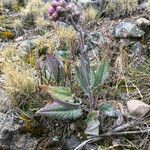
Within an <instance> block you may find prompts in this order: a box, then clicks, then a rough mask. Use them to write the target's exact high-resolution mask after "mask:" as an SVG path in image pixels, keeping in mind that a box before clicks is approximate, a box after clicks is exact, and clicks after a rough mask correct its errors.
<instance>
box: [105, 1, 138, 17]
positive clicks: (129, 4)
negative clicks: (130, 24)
mask: <svg viewBox="0 0 150 150" xmlns="http://www.w3.org/2000/svg"><path fill="white" fill-rule="evenodd" d="M137 8H138V1H137V0H116V1H114V0H110V1H109V2H108V5H107V8H106V11H107V13H108V14H110V15H117V14H118V15H120V16H125V15H129V14H131V13H132V12H134V11H135V10H136V9H137Z"/></svg>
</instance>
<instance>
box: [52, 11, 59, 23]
mask: <svg viewBox="0 0 150 150" xmlns="http://www.w3.org/2000/svg"><path fill="white" fill-rule="evenodd" d="M57 18H58V12H57V11H55V12H54V13H53V14H52V16H51V19H52V20H54V21H56V20H57Z"/></svg>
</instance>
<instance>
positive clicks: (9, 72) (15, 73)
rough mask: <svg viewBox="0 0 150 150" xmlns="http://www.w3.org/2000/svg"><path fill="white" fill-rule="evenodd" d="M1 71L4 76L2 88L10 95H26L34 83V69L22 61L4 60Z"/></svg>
mask: <svg viewBox="0 0 150 150" xmlns="http://www.w3.org/2000/svg"><path fill="white" fill-rule="evenodd" d="M2 72H3V73H4V75H5V76H6V81H5V83H4V88H5V90H6V91H7V93H9V94H10V95H11V96H15V95H16V94H24V95H26V96H28V95H29V94H30V93H31V92H32V91H33V90H34V89H35V85H36V78H35V70H34V69H33V68H31V67H30V66H28V65H27V64H25V63H23V62H18V63H16V62H6V63H5V64H4V66H3V69H2Z"/></svg>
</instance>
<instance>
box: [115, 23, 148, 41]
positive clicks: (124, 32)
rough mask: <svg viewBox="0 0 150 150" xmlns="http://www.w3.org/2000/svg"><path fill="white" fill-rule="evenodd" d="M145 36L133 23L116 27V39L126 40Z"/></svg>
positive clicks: (120, 24)
mask: <svg viewBox="0 0 150 150" xmlns="http://www.w3.org/2000/svg"><path fill="white" fill-rule="evenodd" d="M144 34H145V32H144V31H143V30H141V29H140V28H139V27H138V26H137V25H136V24H134V23H131V22H120V23H119V24H118V25H117V26H116V27H115V37H120V38H126V37H135V38H139V37H142V36H143V35H144Z"/></svg>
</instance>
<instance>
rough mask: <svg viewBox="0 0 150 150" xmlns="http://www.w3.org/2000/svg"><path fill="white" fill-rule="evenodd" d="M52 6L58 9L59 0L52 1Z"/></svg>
mask: <svg viewBox="0 0 150 150" xmlns="http://www.w3.org/2000/svg"><path fill="white" fill-rule="evenodd" d="M51 6H52V7H53V8H54V9H56V7H57V6H58V2H57V1H56V0H54V1H52V2H51Z"/></svg>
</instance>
